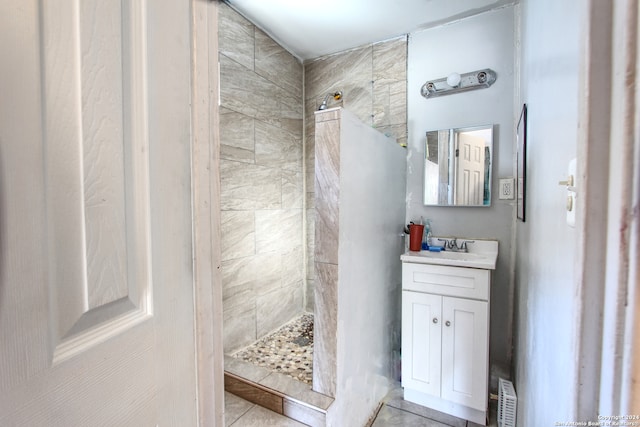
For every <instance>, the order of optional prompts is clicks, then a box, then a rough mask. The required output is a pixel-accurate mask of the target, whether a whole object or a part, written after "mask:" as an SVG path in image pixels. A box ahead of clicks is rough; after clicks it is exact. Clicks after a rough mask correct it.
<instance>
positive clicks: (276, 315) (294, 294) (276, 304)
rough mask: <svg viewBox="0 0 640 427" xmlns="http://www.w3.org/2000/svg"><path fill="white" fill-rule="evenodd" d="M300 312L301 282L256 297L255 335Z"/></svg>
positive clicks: (269, 330)
mask: <svg viewBox="0 0 640 427" xmlns="http://www.w3.org/2000/svg"><path fill="white" fill-rule="evenodd" d="M301 313H302V283H296V284H294V285H292V286H286V287H283V288H278V289H274V290H273V291H272V292H269V293H268V294H265V295H260V296H258V297H257V298H256V324H257V329H256V332H257V336H259V337H262V336H264V335H266V334H268V333H270V332H272V331H273V330H275V329H277V328H278V327H280V326H282V325H283V324H284V323H286V322H288V321H289V320H291V319H292V318H293V317H295V316H297V315H299V314H301Z"/></svg>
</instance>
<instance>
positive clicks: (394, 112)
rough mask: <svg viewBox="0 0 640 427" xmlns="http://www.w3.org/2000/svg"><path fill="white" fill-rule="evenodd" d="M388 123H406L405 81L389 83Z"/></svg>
mask: <svg viewBox="0 0 640 427" xmlns="http://www.w3.org/2000/svg"><path fill="white" fill-rule="evenodd" d="M389 105H390V107H389V111H390V114H389V123H390V124H392V125H395V124H404V125H406V123H407V82H406V81H401V82H395V83H389Z"/></svg>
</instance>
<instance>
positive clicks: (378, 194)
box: [327, 109, 406, 426]
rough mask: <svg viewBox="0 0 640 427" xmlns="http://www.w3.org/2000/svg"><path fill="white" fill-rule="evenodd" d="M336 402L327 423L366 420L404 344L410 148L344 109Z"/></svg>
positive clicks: (382, 393)
mask: <svg viewBox="0 0 640 427" xmlns="http://www.w3.org/2000/svg"><path fill="white" fill-rule="evenodd" d="M341 114H342V120H341V123H340V134H341V135H340V138H341V141H340V205H339V206H340V215H339V216H340V227H339V230H340V236H339V249H338V255H339V262H338V268H339V270H338V341H337V355H336V358H337V381H336V400H335V402H334V403H333V405H332V406H331V407H330V408H329V412H328V414H327V425H329V426H357V425H364V424H365V423H366V421H367V420H368V419H369V417H371V416H372V415H373V413H374V411H375V409H376V408H377V406H378V403H379V402H380V401H381V400H382V399H383V398H384V396H386V395H387V393H388V392H389V390H390V388H391V385H392V384H393V379H394V378H393V373H394V372H393V371H394V367H393V354H394V350H395V351H397V349H398V346H399V343H400V336H399V330H400V316H401V310H400V288H401V286H400V284H401V281H402V269H401V263H400V255H401V254H402V252H403V249H404V240H403V238H402V237H401V236H400V234H401V232H402V221H403V220H404V216H405V211H404V205H403V203H402V202H403V199H404V195H405V182H404V177H405V174H406V171H405V167H406V164H405V155H406V153H405V150H404V149H403V148H402V147H400V146H399V145H398V144H397V143H396V142H395V140H394V139H392V138H388V137H385V136H384V135H383V134H382V133H380V132H378V131H376V130H375V129H373V128H371V126H370V125H367V124H364V123H362V122H361V121H360V120H359V119H358V118H357V117H356V116H355V115H354V114H352V113H350V112H349V111H347V110H344V109H343V110H342V113H341Z"/></svg>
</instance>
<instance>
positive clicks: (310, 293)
mask: <svg viewBox="0 0 640 427" xmlns="http://www.w3.org/2000/svg"><path fill="white" fill-rule="evenodd" d="M305 298H306V299H305V310H306V311H307V312H309V313H313V312H314V310H315V306H316V303H315V297H314V281H313V279H307V288H306V296H305Z"/></svg>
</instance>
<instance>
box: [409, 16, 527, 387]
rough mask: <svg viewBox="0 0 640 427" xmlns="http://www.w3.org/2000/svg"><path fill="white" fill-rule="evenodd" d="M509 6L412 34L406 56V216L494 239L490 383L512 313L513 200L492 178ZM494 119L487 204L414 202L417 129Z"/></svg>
mask: <svg viewBox="0 0 640 427" xmlns="http://www.w3.org/2000/svg"><path fill="white" fill-rule="evenodd" d="M514 22H515V17H514V7H513V6H510V7H504V8H501V9H497V10H494V11H490V12H486V13H483V14H480V15H476V16H473V17H470V18H466V19H463V20H460V21H456V22H453V23H451V24H447V25H443V26H439V27H436V28H432V29H428V30H424V31H420V32H415V33H412V34H411V35H410V37H409V56H408V72H407V73H408V88H407V90H408V93H407V101H408V105H409V115H408V128H409V129H408V130H409V140H408V151H409V152H408V169H407V200H406V203H407V218H406V219H407V221H409V220H419V219H420V216H424V217H425V218H430V219H431V224H432V226H433V232H434V234H435V235H441V236H442V235H444V236H459V237H470V238H489V239H498V241H499V256H498V261H497V265H496V270H495V272H494V274H493V277H492V287H491V328H490V335H491V338H490V365H491V377H492V379H491V388H492V389H494V390H495V389H496V387H497V379H496V376H501V377H509V369H510V363H511V336H512V317H513V302H512V298H513V285H512V283H513V275H512V269H513V267H512V249H513V247H512V241H513V232H514V229H513V227H514V225H513V224H514V215H515V214H514V201H513V200H498V194H497V193H498V191H497V189H498V179H499V178H501V177H513V176H514V169H513V165H514V158H513V155H514V154H513V153H514V139H515V130H514V128H515V126H514V120H516V117H515V114H516V110H518V107H517V106H516V105H514V88H515V83H514V62H515V57H516V56H515V54H516V51H515V39H514V34H515V33H514V30H515V29H514ZM483 68H491V69H493V70H494V71H495V72H496V73H497V81H496V82H495V83H494V84H493V86H491V87H490V88H488V89H479V90H476V91H472V92H466V93H460V94H454V95H447V96H442V97H438V98H433V99H425V98H424V97H422V95H420V88H421V87H422V85H423V84H424V83H425V82H426V81H427V80H431V79H437V78H441V77H446V76H448V75H449V74H450V73H452V72H454V71H455V72H458V73H465V72H469V71H475V70H479V69H483ZM485 124H494V125H495V127H494V142H493V143H494V146H493V180H492V181H493V182H492V186H493V194H492V200H491V206H490V207H478V208H460V207H431V206H429V207H425V206H423V202H422V191H423V190H422V189H423V161H424V143H425V132H427V131H430V130H437V129H443V128H451V127H466V126H475V125H485Z"/></svg>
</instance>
